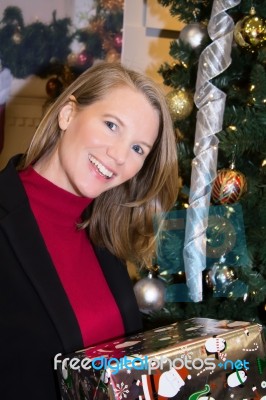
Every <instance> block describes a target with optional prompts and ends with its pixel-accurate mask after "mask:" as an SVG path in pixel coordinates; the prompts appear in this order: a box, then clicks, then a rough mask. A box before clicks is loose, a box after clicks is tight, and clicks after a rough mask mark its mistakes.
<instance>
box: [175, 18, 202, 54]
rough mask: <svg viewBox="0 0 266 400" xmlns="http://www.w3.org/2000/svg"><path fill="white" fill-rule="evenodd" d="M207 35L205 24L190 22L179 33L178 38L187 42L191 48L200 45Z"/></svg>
mask: <svg viewBox="0 0 266 400" xmlns="http://www.w3.org/2000/svg"><path fill="white" fill-rule="evenodd" d="M207 37H208V32H207V28H206V26H205V25H203V24H200V23H199V22H192V23H191V24H188V25H186V26H185V27H184V28H183V29H182V31H181V32H180V34H179V39H180V40H182V42H184V43H186V44H189V45H190V46H191V47H192V48H193V49H196V48H197V47H199V46H201V44H202V43H203V42H204V41H205V40H206V39H207Z"/></svg>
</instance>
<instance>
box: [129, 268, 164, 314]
mask: <svg viewBox="0 0 266 400" xmlns="http://www.w3.org/2000/svg"><path fill="white" fill-rule="evenodd" d="M134 293H135V296H136V299H137V303H138V306H139V309H140V311H142V312H144V313H149V312H152V311H159V310H161V309H162V308H163V306H164V303H165V285H164V283H163V282H162V281H161V280H160V279H158V278H155V277H153V274H152V273H151V272H149V274H148V276H147V277H146V278H142V279H140V280H139V281H138V282H137V283H135V285H134Z"/></svg>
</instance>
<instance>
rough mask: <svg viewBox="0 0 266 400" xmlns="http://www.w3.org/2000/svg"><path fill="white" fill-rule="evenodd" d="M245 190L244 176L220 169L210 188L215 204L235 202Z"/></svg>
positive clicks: (234, 171) (236, 172) (232, 170)
mask: <svg viewBox="0 0 266 400" xmlns="http://www.w3.org/2000/svg"><path fill="white" fill-rule="evenodd" d="M246 190H247V181H246V178H245V175H243V174H242V173H241V172H239V171H236V170H234V169H231V168H228V169H221V170H220V171H218V173H217V177H216V179H215V181H214V184H213V188H212V200H213V202H214V203H216V204H232V203H235V202H237V201H238V200H239V199H240V197H241V196H242V195H243V194H244V193H245V192H246Z"/></svg>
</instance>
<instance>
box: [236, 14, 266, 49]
mask: <svg viewBox="0 0 266 400" xmlns="http://www.w3.org/2000/svg"><path fill="white" fill-rule="evenodd" d="M234 39H235V42H236V43H237V44H238V45H239V46H240V47H242V48H243V49H246V50H249V51H252V52H253V51H255V50H256V49H258V48H260V47H262V46H264V45H265V44H266V23H265V20H264V19H263V18H260V17H258V16H257V15H256V11H255V9H254V7H252V8H251V10H250V15H248V16H246V17H244V18H243V19H241V20H240V21H238V22H237V23H236V25H235V29H234Z"/></svg>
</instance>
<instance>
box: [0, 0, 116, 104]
mask: <svg viewBox="0 0 266 400" xmlns="http://www.w3.org/2000/svg"><path fill="white" fill-rule="evenodd" d="M123 7H124V0H108V1H106V0H94V1H93V2H92V6H91V8H92V9H91V12H90V14H88V15H81V16H80V18H79V19H80V20H81V21H82V24H81V23H80V24H79V26H75V25H74V23H73V21H72V20H71V19H70V18H62V19H58V18H57V15H56V11H54V12H53V13H52V15H51V22H50V23H48V24H46V23H43V22H41V21H39V20H37V21H34V22H32V23H30V24H28V25H25V23H24V18H23V13H22V10H21V9H20V8H19V7H16V6H9V7H7V8H6V9H5V10H4V12H3V16H2V18H1V20H0V73H1V70H2V69H8V70H9V71H10V72H11V74H12V76H13V77H15V78H19V79H25V78H27V77H28V76H30V75H35V76H38V77H40V78H42V79H48V82H47V86H46V91H47V95H48V96H49V97H51V98H52V99H53V98H55V97H57V96H58V95H59V94H60V93H61V92H62V90H63V89H64V87H66V86H68V85H69V84H70V83H71V82H72V81H73V80H74V79H76V77H77V76H78V75H80V74H81V73H82V72H83V71H85V69H87V68H89V67H91V66H92V65H93V64H94V63H95V62H96V61H97V60H99V59H100V60H106V61H109V62H112V61H116V60H119V59H120V55H121V50H122V25H123ZM0 89H1V87H0Z"/></svg>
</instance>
